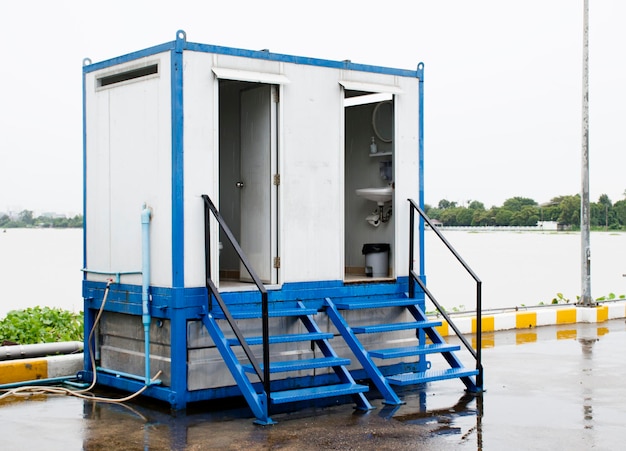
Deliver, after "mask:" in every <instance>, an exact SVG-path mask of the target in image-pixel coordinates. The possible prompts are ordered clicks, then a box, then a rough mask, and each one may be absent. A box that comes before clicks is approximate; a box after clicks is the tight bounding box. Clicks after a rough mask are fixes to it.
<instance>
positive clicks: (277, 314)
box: [213, 308, 318, 319]
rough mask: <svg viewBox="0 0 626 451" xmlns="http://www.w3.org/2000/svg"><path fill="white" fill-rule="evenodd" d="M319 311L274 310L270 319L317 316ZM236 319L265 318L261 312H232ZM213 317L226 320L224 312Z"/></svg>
mask: <svg viewBox="0 0 626 451" xmlns="http://www.w3.org/2000/svg"><path fill="white" fill-rule="evenodd" d="M317 313H318V310H317V309H314V308H289V309H273V310H270V311H269V312H268V316H269V317H270V318H280V317H284V316H301V315H317ZM230 314H231V315H232V317H233V318H235V319H253V318H261V317H262V316H263V314H262V312H261V311H260V310H245V311H235V312H230ZM213 317H214V318H217V319H225V318H226V315H224V312H221V311H216V312H214V313H213Z"/></svg>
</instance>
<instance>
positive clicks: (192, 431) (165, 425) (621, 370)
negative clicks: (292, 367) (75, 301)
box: [0, 320, 626, 450]
mask: <svg viewBox="0 0 626 451" xmlns="http://www.w3.org/2000/svg"><path fill="white" fill-rule="evenodd" d="M532 335H534V339H533V337H532ZM486 343H487V344H488V346H490V347H486V349H485V350H484V351H483V359H484V360H483V365H484V367H485V386H486V389H487V391H486V392H485V393H483V394H482V395H481V396H473V395H468V394H466V393H465V392H464V391H463V385H462V383H461V382H459V381H454V380H453V381H442V382H437V383H432V384H429V385H427V386H425V387H421V389H413V390H405V391H404V392H403V393H402V399H403V400H404V401H406V403H405V404H403V405H401V406H386V405H383V404H382V402H381V400H380V399H374V400H373V402H372V404H373V405H374V406H375V407H376V409H375V410H373V411H370V412H358V411H355V410H353V408H352V404H350V403H348V404H341V405H333V406H328V407H324V408H322V407H318V408H307V409H302V410H299V411H296V412H285V413H279V414H276V415H274V416H273V418H274V419H275V420H276V421H278V423H277V424H275V425H273V426H265V427H262V426H256V425H254V424H253V418H252V415H251V414H250V412H249V410H248V409H247V407H246V406H245V405H244V404H242V402H241V401H240V400H228V401H227V403H228V404H226V405H225V404H222V405H217V404H215V403H205V404H202V405H196V406H194V407H193V408H192V409H189V410H188V411H187V412H186V413H177V414H175V415H172V414H170V413H169V410H167V409H166V407H165V406H164V405H162V404H153V403H151V402H150V401H146V400H140V401H138V402H135V403H128V404H125V405H118V404H100V403H92V402H90V401H83V400H79V399H75V398H71V397H44V396H41V397H34V398H31V399H29V400H4V401H0V448H1V449H3V450H21V449H26V448H39V449H42V448H43V449H47V450H56V449H59V450H61V449H62V450H80V449H84V450H105V449H106V450H112V449H124V450H126V449H131V450H133V449H137V450H139V449H151V450H169V449H175V450H201V449H202V450H204V449H227V450H252V449H261V450H278V449H280V450H313V449H316V450H317V449H341V450H358V449H363V450H369V449H377V450H409V449H410V450H426V449H437V450H448V449H450V450H458V449H461V450H465V449H471V450H483V449H484V450H501V449H507V450H529V449H532V450H542V449H545V450H553V449H557V448H558V449H568V450H578V449H580V450H587V449H606V450H612V449H620V448H621V447H622V446H623V443H624V440H626V428H624V427H623V419H624V418H625V415H626V402H624V400H626V396H625V395H626V384H624V383H623V380H624V374H626V353H624V351H623V350H624V345H625V344H626V324H625V323H624V321H623V320H613V321H609V322H606V323H603V324H602V327H598V325H596V324H580V325H568V326H560V327H556V326H554V327H542V328H539V329H533V330H526V331H509V332H497V333H495V334H493V339H492V340H487V341H486Z"/></svg>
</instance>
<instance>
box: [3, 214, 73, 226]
mask: <svg viewBox="0 0 626 451" xmlns="http://www.w3.org/2000/svg"><path fill="white" fill-rule="evenodd" d="M82 226H83V215H76V216H74V217H73V218H66V217H65V216H63V217H48V216H39V217H35V216H34V215H33V212H32V211H31V210H23V211H21V212H20V213H19V215H18V217H17V219H11V218H10V217H9V216H8V215H6V214H4V215H2V216H0V228H3V229H10V228H19V227H51V228H68V227H82Z"/></svg>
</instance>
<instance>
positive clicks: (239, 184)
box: [235, 182, 243, 188]
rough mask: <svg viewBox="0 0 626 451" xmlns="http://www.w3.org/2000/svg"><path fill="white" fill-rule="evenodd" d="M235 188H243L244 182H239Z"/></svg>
mask: <svg viewBox="0 0 626 451" xmlns="http://www.w3.org/2000/svg"><path fill="white" fill-rule="evenodd" d="M235 186H236V187H237V188H243V182H237V183H235Z"/></svg>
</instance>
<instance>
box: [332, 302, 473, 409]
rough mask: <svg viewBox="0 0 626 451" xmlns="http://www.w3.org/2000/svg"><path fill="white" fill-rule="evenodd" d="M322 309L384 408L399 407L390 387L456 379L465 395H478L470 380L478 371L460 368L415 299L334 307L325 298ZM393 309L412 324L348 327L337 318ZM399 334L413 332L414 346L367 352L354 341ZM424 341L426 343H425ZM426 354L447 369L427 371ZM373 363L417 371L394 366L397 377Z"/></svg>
mask: <svg viewBox="0 0 626 451" xmlns="http://www.w3.org/2000/svg"><path fill="white" fill-rule="evenodd" d="M325 305H326V313H327V315H328V316H329V318H330V319H331V321H332V322H333V324H334V326H335V327H336V328H337V330H338V331H339V333H340V334H341V335H342V337H343V338H344V340H345V341H346V343H347V345H348V346H349V347H350V349H351V350H352V352H353V353H354V355H355V356H356V357H357V359H358V360H359V362H360V363H361V365H362V366H363V369H364V370H365V372H366V373H367V375H368V376H369V377H370V378H371V380H372V382H373V383H374V384H375V385H376V388H377V389H378V391H379V392H380V393H381V394H382V396H383V398H384V402H385V403H386V404H391V405H398V404H402V400H401V399H400V398H399V397H398V395H397V393H396V391H395V390H394V389H393V388H392V386H394V385H395V386H405V385H415V384H423V383H426V382H431V381H436V380H443V379H452V378H460V379H461V381H463V383H464V384H465V386H466V387H467V390H468V391H470V392H476V391H478V388H477V386H476V383H475V382H474V380H473V376H476V375H478V373H479V371H478V370H477V369H468V368H465V367H464V366H463V364H462V363H461V361H460V360H459V359H458V358H457V357H456V355H455V354H454V352H455V351H458V350H460V349H461V347H460V346H458V345H451V344H447V343H446V342H445V340H444V339H443V337H442V336H441V335H440V334H439V332H438V331H437V330H436V329H435V328H436V327H437V326H440V325H441V322H440V321H430V320H428V318H427V317H426V315H425V314H424V312H423V311H422V309H421V308H420V307H419V305H418V301H417V299H413V298H408V297H404V298H397V299H376V300H370V299H368V300H363V299H359V298H354V299H349V300H342V301H340V302H336V303H335V302H333V301H332V300H331V299H330V298H326V300H325ZM397 307H401V308H404V309H406V310H407V311H408V312H409V313H410V314H411V316H412V317H413V318H414V320H415V321H409V322H401V323H388V324H371V325H365V326H362V325H359V326H350V325H349V324H348V322H347V321H346V319H345V316H344V315H342V314H341V311H351V310H363V309H379V310H380V309H386V308H397ZM376 316H377V315H371V318H376ZM401 330H415V331H416V341H417V344H416V345H414V346H404V347H399V348H387V349H376V350H369V349H367V348H366V346H364V344H363V340H359V338H358V336H359V335H361V334H374V333H376V334H384V333H387V332H395V331H401ZM425 337H428V339H429V341H430V343H427V340H425ZM377 342H384V340H377ZM429 354H441V355H442V356H443V358H444V359H445V360H446V362H447V363H448V365H449V368H445V369H431V368H430V362H426V361H425V356H426V355H429ZM374 359H377V360H382V361H383V362H384V361H385V360H388V359H408V360H410V363H412V364H413V366H414V367H416V369H417V371H406V368H407V366H404V365H399V366H397V365H396V367H397V368H400V371H401V372H400V373H398V374H388V370H387V369H385V370H384V371H383V370H382V369H381V368H380V367H381V366H382V365H377V364H376V363H375V361H374ZM390 367H392V366H390ZM409 367H410V365H409ZM392 368H393V367H392Z"/></svg>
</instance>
